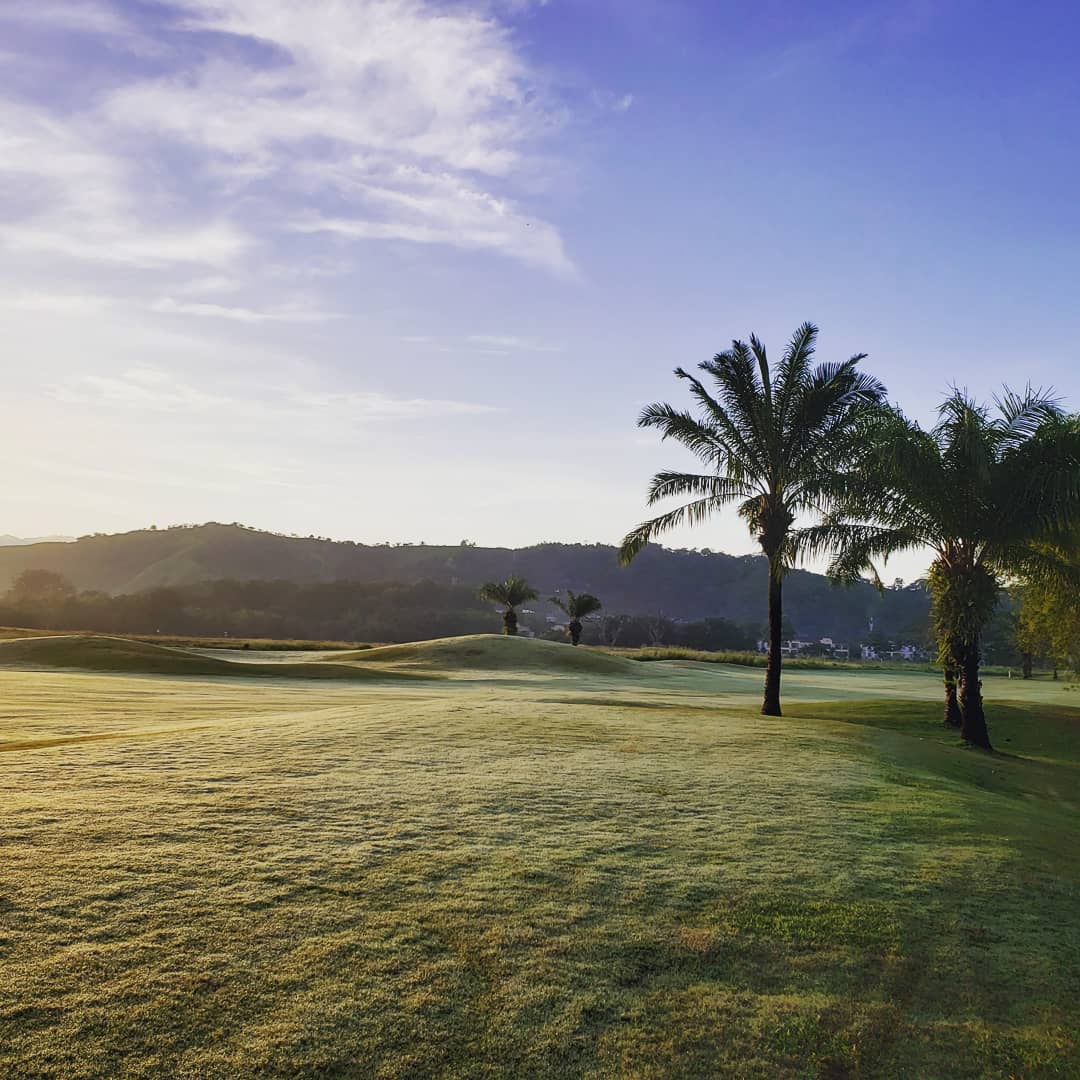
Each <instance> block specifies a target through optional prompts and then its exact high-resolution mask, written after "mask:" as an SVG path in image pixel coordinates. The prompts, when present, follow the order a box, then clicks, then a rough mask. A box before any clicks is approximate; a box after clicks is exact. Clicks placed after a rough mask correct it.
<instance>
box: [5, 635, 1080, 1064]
mask: <svg viewBox="0 0 1080 1080" xmlns="http://www.w3.org/2000/svg"><path fill="white" fill-rule="evenodd" d="M516 647H517V646H516V645H515V646H511V648H516ZM566 648H567V649H569V646H567V647H566ZM498 655H501V656H503V658H504V659H505V658H507V657H508V656H509V653H506V652H504V653H503V654H498ZM546 655H547V654H545V656H546ZM400 659H401V660H402V662H415V659H414V660H413V661H409V660H407V659H405V658H400ZM358 663H359V661H358ZM492 663H494V661H493V662H492ZM638 670H639V671H640V672H641V674H637V675H635V676H633V677H628V676H626V675H625V674H621V673H612V672H606V673H603V674H598V673H595V672H587V671H574V670H570V669H566V668H561V667H559V666H557V665H556V666H553V665H552V664H551V663H549V662H548V661H547V660H546V659H545V660H544V661H543V663H539V662H538V663H536V664H533V665H532V666H523V667H521V668H520V669H519V670H514V669H512V668H511V667H509V666H504V667H503V668H502V669H499V670H489V671H486V672H485V671H483V670H475V669H470V670H461V671H459V670H458V669H456V668H450V669H447V670H446V671H445V672H444V674H445V675H446V676H447V677H446V678H445V679H443V680H440V681H417V682H413V683H399V684H396V685H395V684H390V683H376V682H362V683H348V682H338V681H319V682H310V681H303V682H301V681H299V680H293V679H273V680H270V681H260V682H258V683H251V682H240V681H239V680H235V679H213V678H194V677H188V678H183V679H181V678H174V677H167V676H150V675H140V676H128V675H118V674H98V673H80V674H73V673H57V672H48V671H35V672H16V671H0V695H2V696H0V700H2V701H3V703H4V704H3V710H2V712H3V720H2V726H0V767H2V768H3V775H4V788H3V792H4V793H3V796H2V799H3V813H2V815H0V845H2V847H0V856H2V857H0V1074H2V1075H11V1076H25V1075H34V1076H58V1077H85V1076H102V1077H106V1076H107V1077H113V1076H124V1077H128V1076H130V1077H151V1076H160V1075H179V1076H190V1077H249V1076H256V1075H258V1076H281V1077H285V1076H289V1077H294V1076H374V1077H417V1076H452V1077H492V1076H513V1077H519V1076H536V1077H565V1076H580V1077H593V1078H596V1077H609V1076H633V1077H667V1076H701V1077H712V1076H717V1075H731V1076H739V1077H762V1078H765V1077H770V1078H771V1077H804V1076H833V1077H843V1076H851V1077H855V1076H928V1077H930V1076H942V1077H943V1076H949V1077H981V1076H988V1077H990V1076H993V1077H999V1076H1010V1075H1012V1076H1024V1077H1036V1076H1062V1077H1064V1076H1075V1075H1078V1074H1080V1049H1078V1046H1077V1032H1078V1031H1080V899H1078V896H1080V894H1078V885H1080V850H1078V846H1077V844H1076V834H1077V830H1076V825H1077V812H1078V808H1077V796H1076V792H1077V790H1078V788H1077V779H1078V773H1077V770H1078V768H1080V727H1078V725H1080V711H1078V710H1077V709H1075V708H1070V707H1069V703H1070V702H1071V701H1072V700H1073V697H1074V696H1075V695H1072V696H1070V695H1069V694H1066V693H1064V692H1063V691H1061V690H1060V689H1055V688H1053V687H1052V686H1051V685H1050V684H1040V685H1038V686H1036V687H1034V688H1032V687H1031V686H1030V684H1029V685H1024V684H1022V683H1020V682H1019V681H1018V680H1012V681H1011V682H1010V681H1009V680H1005V679H988V680H987V686H986V691H987V696H988V698H990V699H991V700H992V701H995V702H996V703H997V704H995V706H994V707H993V709H992V711H991V715H990V723H991V730H992V733H993V735H994V737H995V739H996V740H997V741H998V743H999V746H1000V747H1001V749H1002V750H1004V751H1007V752H1006V753H1003V754H999V755H993V756H988V755H984V754H982V753H979V752H975V751H971V750H968V749H965V748H963V747H961V746H959V745H958V744H957V741H956V740H955V738H953V737H951V736H950V735H949V734H948V733H946V732H944V731H943V730H941V729H940V728H939V727H938V725H937V720H936V715H937V710H938V702H937V698H938V697H939V686H938V683H937V680H936V679H934V678H933V677H931V676H919V675H917V674H913V675H910V676H908V675H897V674H895V673H887V672H865V673H858V674H856V673H847V672H836V671H820V672H805V673H796V674H793V675H791V676H790V677H788V678H787V679H786V681H785V693H786V694H787V710H788V716H786V717H785V718H783V719H777V720H774V719H765V718H762V717H760V716H758V715H756V712H755V709H756V706H757V698H758V695H759V693H760V675H759V673H757V672H754V671H750V670H745V669H744V670H741V671H740V670H738V669H733V668H732V669H727V668H723V667H721V666H718V665H715V666H710V667H708V668H706V667H703V666H698V665H693V664H681V665H680V664H664V663H658V664H649V665H642V666H641V668H640V669H638ZM1025 694H1027V695H1034V699H1035V700H1034V701H1025V700H1024V695H1025ZM1006 740H1011V742H1009V741H1006Z"/></svg>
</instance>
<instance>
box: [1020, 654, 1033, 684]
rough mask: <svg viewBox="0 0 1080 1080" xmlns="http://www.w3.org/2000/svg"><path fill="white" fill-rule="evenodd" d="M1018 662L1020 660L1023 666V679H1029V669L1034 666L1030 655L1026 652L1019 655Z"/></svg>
mask: <svg viewBox="0 0 1080 1080" xmlns="http://www.w3.org/2000/svg"><path fill="white" fill-rule="evenodd" d="M1020 660H1021V663H1022V664H1023V669H1024V678H1025V679H1030V678H1031V669H1032V666H1033V664H1034V660H1035V658H1034V657H1033V656H1032V655H1031V653H1029V652H1026V653H1021V656H1020Z"/></svg>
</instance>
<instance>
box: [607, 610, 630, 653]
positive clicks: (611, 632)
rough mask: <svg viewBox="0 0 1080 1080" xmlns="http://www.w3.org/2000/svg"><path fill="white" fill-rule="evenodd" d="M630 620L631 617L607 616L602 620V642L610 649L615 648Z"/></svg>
mask: <svg viewBox="0 0 1080 1080" xmlns="http://www.w3.org/2000/svg"><path fill="white" fill-rule="evenodd" d="M629 620H630V616H629V615H605V616H604V617H603V618H602V619H601V620H600V640H601V641H602V642H603V643H604V644H605V645H607V646H608V648H611V649H613V648H615V646H616V645H617V644H618V643H619V638H621V637H622V635H623V631H624V630H625V629H626V626H627V623H628V622H629Z"/></svg>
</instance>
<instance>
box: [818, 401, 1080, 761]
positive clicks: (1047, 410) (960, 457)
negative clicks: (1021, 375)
mask: <svg viewBox="0 0 1080 1080" xmlns="http://www.w3.org/2000/svg"><path fill="white" fill-rule="evenodd" d="M995 404H996V406H997V415H996V416H992V415H991V410H989V409H988V408H987V407H985V406H984V405H980V404H978V403H977V402H975V401H973V400H972V399H971V398H969V397H968V396H967V395H966V394H965V393H963V392H961V391H959V390H956V391H953V393H952V394H951V395H950V396H949V397H948V398H947V399H946V400H945V401H944V403H943V404H942V405H941V407H940V409H939V419H938V422H937V424H936V425H935V426H934V427H933V428H932V429H930V430H929V431H924V430H923V429H922V428H920V427H919V425H918V424H916V423H913V422H911V421H909V420H908V419H907V418H906V417H904V416H903V415H902V414H900V413H892V414H891V415H890V416H889V417H888V418H886V419H885V420H883V421H882V427H881V429H880V431H879V434H878V438H877V439H876V440H875V444H874V448H873V450H872V451H871V453H870V454H869V455H868V457H867V458H866V460H865V461H864V470H863V472H862V474H861V476H860V477H859V478H857V479H856V481H855V482H854V483H853V484H852V485H851V487H850V489H849V490H848V492H847V494H846V496H845V498H844V499H843V500H842V502H841V503H840V504H839V508H838V509H836V510H835V511H834V512H833V513H831V514H830V515H828V516H827V517H826V518H825V520H824V521H823V522H822V523H821V524H820V525H817V526H814V527H811V528H809V529H806V530H804V531H803V533H802V535H801V538H800V540H801V543H802V545H803V548H804V550H806V551H809V552H824V551H831V552H832V553H833V560H832V563H831V565H830V567H829V573H830V574H831V575H832V576H833V577H834V578H836V579H838V580H840V581H854V580H856V579H858V578H859V577H861V575H862V574H863V573H865V572H867V571H869V572H870V573H871V574H872V575H873V576H874V577H875V579H876V578H877V572H876V570H875V569H874V561H875V560H877V559H884V558H888V557H889V556H890V555H893V554H896V553H897V552H901V551H907V550H913V549H923V548H929V549H931V551H932V552H933V553H934V555H933V563H932V565H931V567H930V573H929V575H928V578H927V582H928V585H929V589H930V592H931V595H932V598H933V616H934V623H935V628H936V630H937V633H938V648H939V659H940V660H941V663H942V666H943V668H944V669H945V722H946V724H949V725H951V726H958V727H959V728H960V733H961V736H962V737H963V738H964V739H965V740H966V741H967V742H969V743H971V744H973V745H975V746H981V747H984V748H985V749H988V750H989V749H991V746H990V736H989V732H988V731H987V728H986V715H985V713H984V711H983V703H982V691H981V686H980V682H979V666H980V659H981V652H980V649H981V636H982V630H983V627H984V626H985V624H986V622H987V620H988V619H989V618H990V616H991V614H992V613H993V611H994V608H995V606H996V603H997V598H998V592H999V589H1000V588H1001V586H1002V585H1003V584H1004V583H1005V582H1006V581H1008V580H1021V581H1025V582H1029V583H1042V584H1044V585H1050V586H1054V587H1057V588H1069V589H1075V588H1076V587H1077V586H1080V569H1078V568H1077V566H1076V564H1075V563H1070V560H1069V559H1067V558H1065V557H1063V556H1062V554H1061V553H1060V552H1059V551H1058V550H1057V548H1056V547H1055V544H1054V542H1053V538H1054V535H1055V533H1056V531H1057V530H1060V529H1061V528H1062V527H1063V526H1064V525H1066V524H1067V523H1068V522H1069V521H1070V520H1075V519H1076V517H1077V515H1078V513H1080V425H1078V424H1077V422H1076V420H1075V419H1074V418H1069V417H1067V416H1065V415H1064V414H1063V413H1062V411H1061V409H1060V408H1059V406H1058V405H1057V403H1056V402H1055V401H1054V400H1053V399H1051V398H1050V397H1049V396H1047V395H1045V394H1043V393H1042V392H1041V391H1033V390H1031V388H1030V387H1029V388H1028V389H1027V391H1025V393H1023V394H1017V393H1013V392H1012V391H1010V390H1008V389H1006V390H1005V392H1004V394H1003V395H1002V396H1001V397H1000V398H997V399H995Z"/></svg>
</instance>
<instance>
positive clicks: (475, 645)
mask: <svg viewBox="0 0 1080 1080" xmlns="http://www.w3.org/2000/svg"><path fill="white" fill-rule="evenodd" d="M343 660H351V661H357V662H361V663H364V664H394V665H400V666H402V667H413V668H443V669H465V670H476V671H537V672H549V673H551V674H560V673H565V674H575V675H581V674H587V675H638V674H640V672H641V666H640V665H638V664H635V663H634V662H633V661H632V660H626V659H624V658H623V657H621V656H612V655H610V654H609V653H604V652H598V651H595V650H593V649H590V648H588V647H587V646H579V647H578V648H574V647H573V646H572V645H564V644H562V643H560V642H557V641H538V640H536V639H535V638H521V637H506V636H504V635H501V634H470V635H468V636H466V637H453V638H435V639H434V640H432V641H413V642H409V643H408V644H407V645H384V646H382V647H381V648H378V649H363V650H360V651H359V652H351V653H342V654H340V655H338V656H335V657H334V662H335V663H336V662H340V661H343ZM325 662H326V661H324V663H325Z"/></svg>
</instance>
